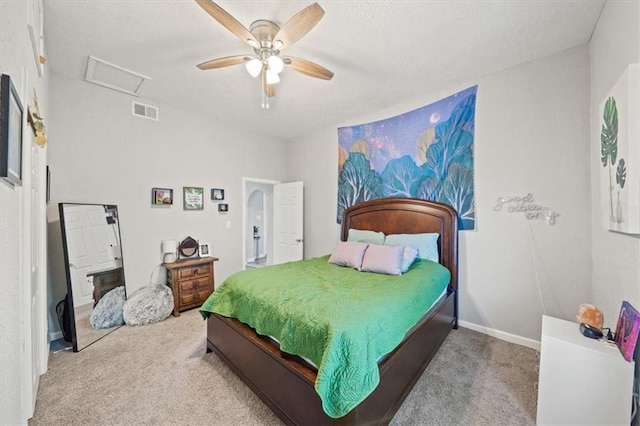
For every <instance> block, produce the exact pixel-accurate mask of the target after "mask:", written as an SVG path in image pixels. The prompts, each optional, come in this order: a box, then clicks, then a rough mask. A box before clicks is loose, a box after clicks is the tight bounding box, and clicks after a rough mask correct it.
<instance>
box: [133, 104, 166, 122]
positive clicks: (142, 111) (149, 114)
mask: <svg viewBox="0 0 640 426" xmlns="http://www.w3.org/2000/svg"><path fill="white" fill-rule="evenodd" d="M131 105H132V109H131V112H133V115H135V116H137V117H142V118H148V119H149V120H154V121H158V120H159V119H160V118H159V117H158V107H154V106H151V105H145V104H141V103H140V102H136V101H132V102H131Z"/></svg>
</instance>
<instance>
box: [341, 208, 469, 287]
mask: <svg viewBox="0 0 640 426" xmlns="http://www.w3.org/2000/svg"><path fill="white" fill-rule="evenodd" d="M351 228H354V229H363V230H368V231H382V232H384V233H385V234H386V235H388V234H420V233H425V232H437V233H438V234H440V238H438V251H439V255H440V263H441V264H442V265H444V266H445V267H446V268H447V269H449V271H451V283H450V287H451V288H453V289H457V288H458V215H457V214H456V211H455V210H454V208H453V207H451V206H449V205H446V204H443V203H438V202H435V201H426V200H419V199H415V198H378V199H375V200H371V201H365V202H363V203H359V204H355V205H353V206H351V207H349V208H348V209H346V210H345V211H344V216H343V219H342V233H341V236H340V239H341V240H342V241H346V240H347V237H348V236H349V229H351Z"/></svg>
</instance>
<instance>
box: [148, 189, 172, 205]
mask: <svg viewBox="0 0 640 426" xmlns="http://www.w3.org/2000/svg"><path fill="white" fill-rule="evenodd" d="M151 204H161V205H167V204H173V189H169V188H153V189H152V190H151Z"/></svg>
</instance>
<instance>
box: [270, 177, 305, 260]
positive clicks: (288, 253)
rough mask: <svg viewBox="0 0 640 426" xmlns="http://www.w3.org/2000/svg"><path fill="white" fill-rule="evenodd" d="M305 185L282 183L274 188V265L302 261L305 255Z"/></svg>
mask: <svg viewBox="0 0 640 426" xmlns="http://www.w3.org/2000/svg"><path fill="white" fill-rule="evenodd" d="M303 188H304V185H303V183H302V182H289V183H281V184H278V185H275V186H274V187H273V227H274V235H275V244H274V248H273V251H274V253H273V258H274V259H273V260H274V264H277V263H284V262H292V261H294V260H302V257H303V254H304V244H303V242H304V195H303Z"/></svg>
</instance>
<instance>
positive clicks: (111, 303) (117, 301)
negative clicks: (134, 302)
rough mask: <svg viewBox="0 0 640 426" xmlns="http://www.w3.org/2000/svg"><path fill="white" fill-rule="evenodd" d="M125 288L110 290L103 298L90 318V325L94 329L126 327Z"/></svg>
mask: <svg viewBox="0 0 640 426" xmlns="http://www.w3.org/2000/svg"><path fill="white" fill-rule="evenodd" d="M124 293H125V290H124V286H120V287H116V288H114V289H112V290H109V291H108V292H107V294H105V295H104V296H102V297H101V298H100V300H98V303H97V304H96V306H95V308H93V312H91V317H90V318H89V325H91V327H93V328H99V329H104V328H112V327H118V326H120V325H124V318H123V317H122V310H123V308H124V304H125V294H124Z"/></svg>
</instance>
